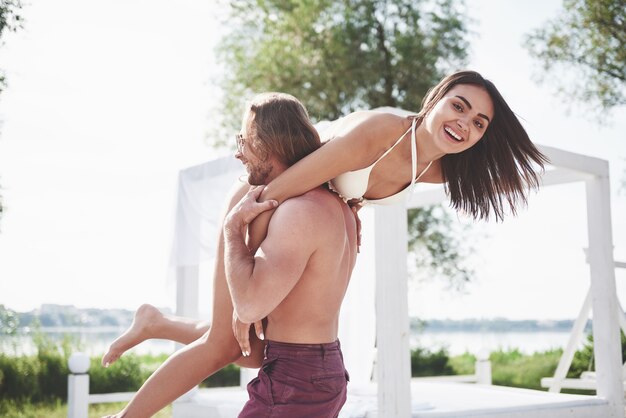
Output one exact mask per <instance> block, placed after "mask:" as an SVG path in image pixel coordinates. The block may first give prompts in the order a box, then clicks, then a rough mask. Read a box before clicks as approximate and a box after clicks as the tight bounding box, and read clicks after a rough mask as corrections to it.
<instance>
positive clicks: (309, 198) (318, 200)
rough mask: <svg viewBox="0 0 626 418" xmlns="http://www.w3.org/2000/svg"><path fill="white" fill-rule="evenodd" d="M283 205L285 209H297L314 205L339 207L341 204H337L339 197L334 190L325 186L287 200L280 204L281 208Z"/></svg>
mask: <svg viewBox="0 0 626 418" xmlns="http://www.w3.org/2000/svg"><path fill="white" fill-rule="evenodd" d="M281 207H282V208H283V209H285V210H296V209H303V208H313V207H329V208H337V207H339V205H338V204H337V197H336V195H335V194H334V193H333V192H331V191H329V190H328V189H326V188H324V187H317V188H315V189H313V190H309V191H308V192H306V193H303V194H301V195H300V196H296V197H292V198H290V199H287V200H285V201H284V202H283V203H282V204H281V205H280V206H279V208H281Z"/></svg>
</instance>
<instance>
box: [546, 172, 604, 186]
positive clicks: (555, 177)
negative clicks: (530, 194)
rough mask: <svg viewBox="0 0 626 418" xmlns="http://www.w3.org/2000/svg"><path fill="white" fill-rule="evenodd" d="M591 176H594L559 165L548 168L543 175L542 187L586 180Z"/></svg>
mask: <svg viewBox="0 0 626 418" xmlns="http://www.w3.org/2000/svg"><path fill="white" fill-rule="evenodd" d="M591 177H593V176H592V175H591V174H587V173H582V172H580V171H576V170H570V169H567V168H560V167H557V168H555V169H551V170H546V171H545V172H544V173H543V174H542V175H541V187H545V186H551V185H557V184H568V183H574V182H579V181H586V180H588V179H590V178H591Z"/></svg>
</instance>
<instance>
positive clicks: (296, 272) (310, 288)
mask: <svg viewBox="0 0 626 418" xmlns="http://www.w3.org/2000/svg"><path fill="white" fill-rule="evenodd" d="M290 110H291V111H290ZM294 115H295V116H294ZM310 137H314V138H315V140H317V141H319V138H318V137H317V133H316V131H315V129H314V128H313V126H312V125H311V124H310V122H309V121H308V116H307V115H306V111H305V110H304V108H303V106H302V105H301V104H300V103H299V102H298V101H297V100H296V99H295V98H293V97H291V96H288V95H284V94H275V93H270V94H264V95H261V96H257V97H256V98H255V99H254V100H253V102H252V103H251V104H250V107H249V110H248V113H247V115H246V116H245V117H244V123H243V128H242V131H241V134H240V135H239V136H238V152H237V154H236V157H237V158H238V159H239V160H241V162H242V163H243V164H244V165H245V166H246V170H247V172H248V183H249V184H251V185H253V186H258V185H264V184H267V183H268V182H269V181H271V180H272V179H273V178H275V177H276V176H278V175H279V174H280V173H282V172H283V171H284V170H286V169H287V168H288V167H289V166H290V165H291V164H293V162H292V161H291V158H290V157H288V155H289V154H290V153H291V152H293V149H294V148H299V147H300V146H299V144H300V143H302V142H306V141H307V138H310ZM309 140H310V139H309ZM261 191H262V187H253V188H252V189H251V190H250V191H248V192H247V193H246V194H245V196H244V197H243V199H241V200H240V202H239V203H238V204H237V205H235V206H234V207H233V208H232V209H231V211H230V212H229V213H228V215H227V217H226V219H225V222H224V239H225V268H226V278H227V281H228V287H229V290H230V294H231V297H232V301H233V306H234V313H235V315H236V316H237V317H238V319H239V320H240V321H241V322H243V323H255V322H257V321H260V320H262V319H263V318H267V324H266V327H265V337H266V340H267V342H266V344H267V345H266V348H265V358H264V360H263V364H262V366H261V370H260V371H259V375H258V377H257V378H255V379H254V380H253V381H252V382H250V384H249V385H248V393H249V396H250V400H249V401H248V402H247V403H246V405H245V406H244V409H243V411H242V412H241V414H240V415H239V416H240V417H262V416H270V415H271V416H275V417H289V418H292V417H303V416H310V417H336V416H337V415H338V414H339V410H340V409H341V407H342V406H343V404H344V402H345V400H346V385H347V372H346V371H345V368H344V365H343V357H342V354H341V349H340V346H339V341H338V340H337V332H338V322H339V309H340V306H341V302H342V300H343V297H344V295H345V292H346V288H347V286H348V282H349V279H350V274H351V272H352V268H353V267H354V263H355V260H356V253H357V248H356V239H357V233H356V222H355V217H354V215H353V213H352V211H351V210H350V208H349V207H348V205H346V204H345V203H344V202H343V201H342V200H341V199H340V198H339V197H338V196H337V195H335V194H334V193H332V192H329V191H328V190H326V189H325V188H322V187H319V188H317V189H314V190H311V191H309V192H307V193H305V194H303V195H302V196H299V197H296V198H292V199H289V200H287V201H285V202H284V203H283V204H282V205H280V207H278V208H276V211H275V213H274V214H273V216H272V219H271V221H270V225H269V229H268V233H267V236H266V238H265V240H263V242H262V243H261V246H260V247H259V249H258V251H257V252H256V255H255V254H254V253H253V252H251V251H250V250H249V249H248V247H247V246H246V242H245V239H246V230H247V225H248V224H249V223H250V222H251V221H252V220H253V219H254V218H255V217H256V216H257V215H258V214H260V213H261V212H263V211H265V210H268V209H273V208H274V207H275V202H269V203H268V202H264V203H257V201H256V198H257V197H258V196H259V195H260V193H261Z"/></svg>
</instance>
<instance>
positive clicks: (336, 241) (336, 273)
mask: <svg viewBox="0 0 626 418" xmlns="http://www.w3.org/2000/svg"><path fill="white" fill-rule="evenodd" d="M281 210H282V211H294V212H296V213H297V216H299V217H300V219H301V222H305V223H306V225H307V231H309V232H310V233H307V234H306V236H294V237H293V240H294V245H304V244H306V245H310V246H312V249H313V251H312V253H311V256H310V258H309V260H308V262H307V264H306V267H305V268H304V271H303V272H302V274H301V276H300V279H299V280H298V282H297V283H296V285H295V286H294V287H293V289H292V290H291V291H290V292H289V294H288V295H287V296H286V297H285V298H284V299H283V300H282V302H281V303H280V304H279V305H278V306H277V307H276V308H275V309H274V310H273V311H272V312H271V313H270V314H269V315H268V318H267V319H268V323H267V327H266V330H265V335H266V337H267V338H268V339H270V340H274V341H281V342H290V343H327V342H332V341H335V340H336V339H337V331H338V321H339V310H340V307H341V302H342V301H343V297H344V295H345V292H346V289H347V286H348V283H349V281H350V275H351V273H352V269H353V267H354V263H355V261H356V254H357V247H356V238H357V233H356V222H355V217H354V214H353V213H352V211H351V210H350V208H349V207H348V205H346V204H345V203H344V202H343V201H342V200H341V199H339V198H338V197H337V195H335V194H334V193H332V192H329V191H328V190H326V189H324V188H321V187H320V188H317V189H314V190H312V191H310V192H307V193H305V194H304V195H302V196H298V197H296V198H292V199H289V200H287V201H285V202H284V203H283V204H282V205H281V206H280V207H279V208H278V209H277V210H276V211H277V213H278V211H281ZM274 218H279V217H273V219H274ZM273 227H274V228H280V227H281V225H280V224H278V223H277V224H274V225H273V224H272V223H270V232H269V233H271V228H273ZM299 240H306V242H304V241H303V242H299ZM261 249H263V247H262V246H261Z"/></svg>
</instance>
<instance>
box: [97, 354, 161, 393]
mask: <svg viewBox="0 0 626 418" xmlns="http://www.w3.org/2000/svg"><path fill="white" fill-rule="evenodd" d="M149 376H150V372H148V371H145V370H142V367H141V358H140V357H139V356H137V355H135V354H127V355H125V356H122V357H120V358H119V360H117V361H116V362H115V363H113V364H112V365H111V366H109V367H108V368H106V369H105V368H104V367H102V366H101V365H100V358H98V357H93V358H92V359H91V365H90V367H89V392H90V393H111V392H135V391H137V390H138V389H139V388H140V387H141V384H142V383H143V382H144V380H146V379H147V378H148V377H149Z"/></svg>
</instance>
